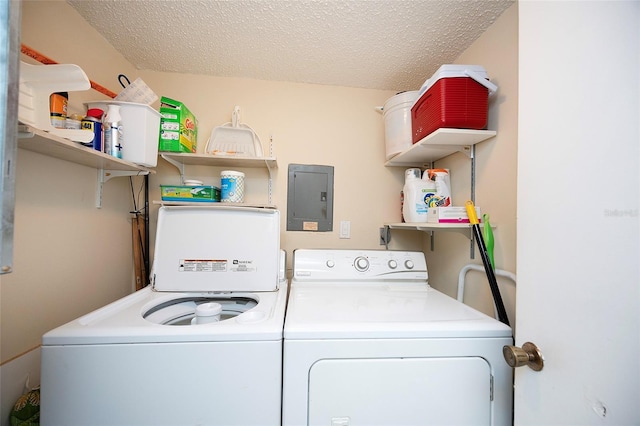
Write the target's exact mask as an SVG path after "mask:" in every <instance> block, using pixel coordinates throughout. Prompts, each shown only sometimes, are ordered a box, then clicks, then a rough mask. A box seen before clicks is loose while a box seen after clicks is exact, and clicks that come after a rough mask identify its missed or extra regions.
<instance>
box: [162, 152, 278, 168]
mask: <svg viewBox="0 0 640 426" xmlns="http://www.w3.org/2000/svg"><path fill="white" fill-rule="evenodd" d="M160 156H161V157H162V158H164V159H165V160H168V161H174V162H177V163H180V164H187V165H192V166H219V167H249V168H269V169H275V168H277V167H278V162H277V160H276V159H275V157H247V156H240V155H211V154H189V153H186V152H160Z"/></svg>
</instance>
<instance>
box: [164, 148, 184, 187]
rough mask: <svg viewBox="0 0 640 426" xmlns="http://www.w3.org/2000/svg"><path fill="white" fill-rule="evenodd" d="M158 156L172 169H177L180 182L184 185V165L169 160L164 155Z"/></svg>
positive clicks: (171, 159)
mask: <svg viewBox="0 0 640 426" xmlns="http://www.w3.org/2000/svg"><path fill="white" fill-rule="evenodd" d="M160 156H161V157H162V158H164V159H165V160H166V161H167V163H169V164H171V165H172V166H173V167H175V168H176V169H178V172H179V173H180V182H182V183H184V163H181V162H179V161H176V160H174V159H173V158H169V157H168V156H166V155H164V154H160Z"/></svg>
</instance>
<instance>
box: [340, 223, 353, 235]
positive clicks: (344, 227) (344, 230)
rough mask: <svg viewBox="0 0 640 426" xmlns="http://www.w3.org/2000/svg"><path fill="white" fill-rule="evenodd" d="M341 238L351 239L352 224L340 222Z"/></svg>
mask: <svg viewBox="0 0 640 426" xmlns="http://www.w3.org/2000/svg"><path fill="white" fill-rule="evenodd" d="M340 238H343V239H349V238H351V222H349V221H348V220H341V221H340Z"/></svg>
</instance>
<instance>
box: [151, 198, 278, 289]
mask: <svg viewBox="0 0 640 426" xmlns="http://www.w3.org/2000/svg"><path fill="white" fill-rule="evenodd" d="M279 257H280V212H279V211H278V210H274V209H260V208H248V207H226V206H163V207H160V209H159V212H158V227H157V232H156V244H155V253H154V259H153V266H152V268H151V282H152V284H153V287H154V289H155V290H156V291H180V292H201V291H204V292H208V291H216V292H221V291H225V292H227V291H229V292H231V291H233V292H251V291H274V290H277V288H278V284H279V281H278V272H279V267H280V262H279Z"/></svg>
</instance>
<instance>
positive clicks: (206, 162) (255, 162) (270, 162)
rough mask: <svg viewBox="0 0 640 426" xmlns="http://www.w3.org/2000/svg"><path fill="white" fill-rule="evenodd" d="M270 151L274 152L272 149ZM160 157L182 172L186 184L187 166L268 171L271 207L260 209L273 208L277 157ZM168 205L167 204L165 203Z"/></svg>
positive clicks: (168, 154)
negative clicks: (272, 197) (272, 172)
mask: <svg viewBox="0 0 640 426" xmlns="http://www.w3.org/2000/svg"><path fill="white" fill-rule="evenodd" d="M269 151H272V149H271V148H270V149H269ZM160 156H161V157H162V158H163V159H164V160H165V161H167V162H168V163H169V164H171V165H173V166H174V167H175V168H177V169H178V171H179V172H180V180H181V181H182V182H184V175H185V166H187V165H189V166H209V167H232V168H234V169H236V168H251V169H266V170H267V172H268V173H269V179H268V196H269V205H268V206H263V205H260V206H259V207H269V208H271V207H273V206H272V204H271V196H272V192H273V181H272V179H273V178H272V175H271V171H272V170H274V169H277V168H278V162H277V160H276V158H275V157H273V156H270V157H249V156H240V155H212V154H190V153H185V152H160ZM165 204H166V203H165ZM216 204H217V203H216ZM221 204H224V205H245V206H247V207H255V206H256V205H254V204H246V203H241V204H236V203H221Z"/></svg>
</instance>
